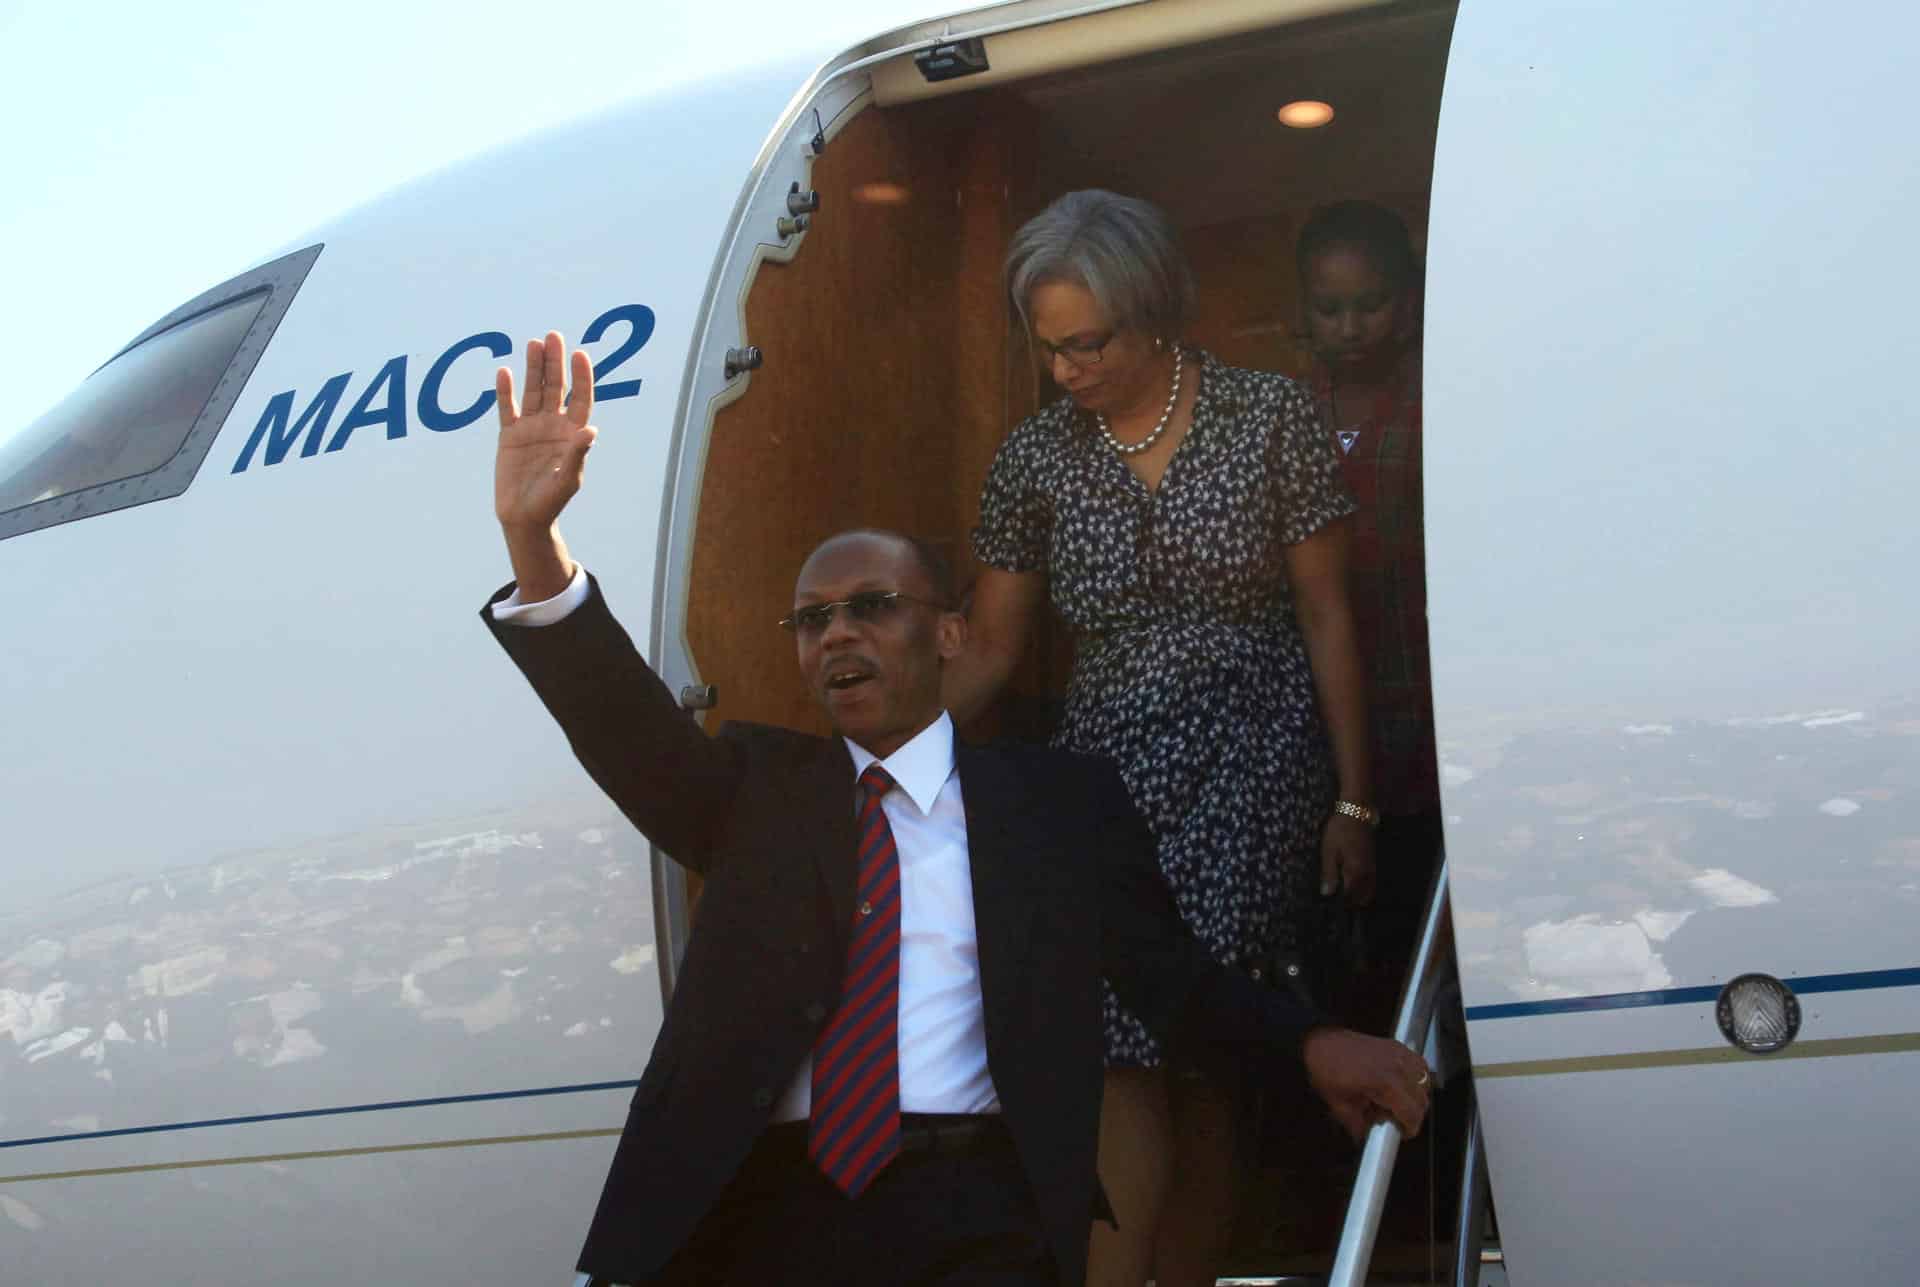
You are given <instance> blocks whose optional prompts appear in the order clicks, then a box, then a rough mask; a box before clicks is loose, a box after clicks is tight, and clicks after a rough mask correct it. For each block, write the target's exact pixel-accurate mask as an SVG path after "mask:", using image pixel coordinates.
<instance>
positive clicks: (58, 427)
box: [0, 244, 326, 541]
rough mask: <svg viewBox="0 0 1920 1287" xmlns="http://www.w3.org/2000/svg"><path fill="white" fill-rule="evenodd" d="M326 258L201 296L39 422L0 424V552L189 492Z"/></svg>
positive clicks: (275, 266) (298, 258)
mask: <svg viewBox="0 0 1920 1287" xmlns="http://www.w3.org/2000/svg"><path fill="white" fill-rule="evenodd" d="M324 249H326V247H325V246H323V245H318V244H316V245H312V246H308V247H306V248H305V249H303V250H296V251H293V252H291V253H290V254H286V255H282V256H281V257H280V258H278V259H275V260H272V261H270V262H268V263H264V264H261V265H259V266H258V267H255V268H250V269H248V270H247V271H246V272H244V273H241V274H240V275H239V276H238V277H234V278H232V279H230V280H228V281H224V282H222V283H220V284H219V285H218V286H215V287H214V288H213V289H211V290H208V291H204V292H202V293H201V294H199V295H197V296H195V297H194V298H192V299H190V300H188V301H187V302H186V303H184V304H182V305H181V306H180V307H179V308H176V309H174V310H173V311H172V312H171V313H168V314H167V315H166V316H165V317H163V318H161V319H160V320H159V321H157V322H155V323H154V324H153V325H152V326H149V327H148V328H147V329H146V330H145V331H142V332H141V333H140V335H139V336H137V337H136V338H135V339H134V341H133V343H131V344H129V345H127V346H126V347H125V348H124V349H122V350H120V352H119V353H118V354H117V355H115V356H114V357H113V358H112V360H110V361H109V362H107V364H106V365H105V366H102V367H101V368H100V369H99V370H97V371H95V372H94V373H93V374H92V375H90V376H88V377H87V378H86V380H84V381H83V382H82V383H81V385H80V387H79V388H77V389H75V390H74V391H73V392H72V393H70V394H68V395H67V396H66V398H65V399H63V400H62V401H61V402H60V403H59V405H57V406H55V407H54V408H53V410H51V411H49V412H47V413H46V414H45V415H43V416H41V417H40V418H39V419H38V420H35V421H34V422H33V423H31V424H29V425H27V426H26V427H25V428H23V429H21V430H19V431H18V432H10V430H11V429H12V426H10V425H8V424H6V423H5V422H4V421H0V541H4V540H7V539H8V538H10V537H14V536H19V535H21V534H23V533H26V532H33V531H37V530H39V529H40V528H43V527H56V526H58V525H59V524H61V523H71V522H73V521H74V520H75V519H82V518H90V517H92V516H93V515H95V514H106V513H109V512H111V511H113V510H117V509H127V508H129V507H130V506H134V505H145V504H147V503H149V502H151V501H159V500H167V499H169V498H170V497H174V496H178V495H180V494H181V493H182V492H184V491H186V490H187V487H188V486H189V485H190V484H191V483H192V482H193V478H194V475H195V474H196V473H198V472H199V470H200V466H201V465H202V464H203V463H204V462H205V461H206V458H207V452H208V451H210V450H211V449H212V447H213V440H214V439H215V438H216V437H218V436H219V434H220V430H221V426H223V425H224V424H225V423H226V420H227V415H228V413H230V412H231V411H232V410H233V405H234V403H235V402H236V401H238V400H239V397H240V393H241V390H243V389H245V388H246V385H247V380H248V378H249V377H250V376H252V374H253V369H254V367H255V366H256V365H257V364H258V363H259V361H260V358H261V355H262V354H264V353H265V352H266V351H267V346H268V345H269V344H270V343H272V341H273V335H274V332H275V330H277V329H278V328H279V325H280V322H281V319H282V318H284V317H285V316H286V314H287V310H288V309H289V308H291V307H292V306H293V299H294V296H295V295H297V294H299V292H300V288H301V286H302V285H304V284H305V283H306V280H307V273H308V272H309V271H311V270H312V268H313V265H314V263H315V261H317V260H318V259H319V258H320V253H321V251H323V250H324Z"/></svg>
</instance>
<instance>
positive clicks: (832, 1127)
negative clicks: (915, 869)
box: [807, 763, 900, 1198]
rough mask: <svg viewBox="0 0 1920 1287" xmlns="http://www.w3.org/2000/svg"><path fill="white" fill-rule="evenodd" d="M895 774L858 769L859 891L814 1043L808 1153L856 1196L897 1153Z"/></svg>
mask: <svg viewBox="0 0 1920 1287" xmlns="http://www.w3.org/2000/svg"><path fill="white" fill-rule="evenodd" d="M892 789H893V779H892V778H891V777H889V776H888V775H887V771H886V770H885V769H883V768H881V767H880V766H879V764H877V763H876V764H869V765H868V766H867V769H866V772H864V773H862V774H861V775H860V782H859V791H860V813H859V818H858V822H857V830H858V832H859V836H860V847H859V855H860V867H859V872H858V875H857V877H856V881H857V885H858V889H859V893H858V905H857V907H856V909H855V911H854V916H853V937H852V942H850V943H849V944H848V946H847V966H846V974H845V977H844V980H843V981H842V983H841V985H840V1004H839V1005H838V1006H837V1007H836V1008H835V1009H834V1012H833V1017H832V1018H831V1019H829V1020H827V1026H826V1027H824V1028H822V1029H821V1030H820V1035H819V1037H817V1038H816V1039H815V1040H814V1043H813V1108H812V1112H811V1113H810V1115H809V1123H808V1127H807V1154H808V1156H810V1157H811V1158H812V1159H813V1161H814V1165H816V1166H818V1167H819V1168H820V1170H821V1171H822V1173H824V1174H825V1175H826V1177H827V1178H828V1179H829V1180H832V1181H833V1182H834V1183H835V1184H836V1185H838V1186H839V1187H840V1190H841V1192H843V1193H845V1194H846V1195H847V1196H848V1197H850V1198H853V1197H859V1196H860V1193H861V1191H862V1190H864V1189H865V1188H866V1187H867V1185H868V1184H869V1183H871V1182H872V1180H873V1177H874V1176H876V1175H878V1174H880V1170H881V1168H882V1167H884V1166H886V1164H887V1163H888V1162H891V1161H892V1160H893V1159H894V1156H895V1155H896V1154H898V1153H899V1152H900V853H899V851H898V850H897V849H895V848H894V845H893V828H891V827H889V826H888V825H887V815H886V814H885V813H884V812H883V811H882V810H881V808H880V798H881V797H882V796H884V795H886V793H887V792H888V791H890V790H892Z"/></svg>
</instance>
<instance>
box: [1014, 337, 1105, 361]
mask: <svg viewBox="0 0 1920 1287" xmlns="http://www.w3.org/2000/svg"><path fill="white" fill-rule="evenodd" d="M1114 335H1115V332H1113V331H1108V332H1107V333H1106V334H1105V335H1102V336H1098V337H1096V338H1094V339H1087V340H1068V341H1066V342H1065V343H1064V344H1049V343H1047V342H1046V341H1045V340H1043V339H1039V338H1037V337H1036V338H1035V339H1034V341H1033V347H1035V348H1036V349H1038V350H1040V357H1041V358H1042V359H1043V360H1044V361H1045V362H1046V364H1047V365H1048V366H1052V365H1053V360H1054V359H1055V358H1057V357H1062V358H1065V359H1066V360H1067V364H1068V365H1069V366H1076V367H1078V366H1098V365H1099V364H1100V359H1101V358H1102V357H1104V356H1105V355H1106V352H1105V351H1106V347H1107V345H1109V344H1111V343H1113V337H1114Z"/></svg>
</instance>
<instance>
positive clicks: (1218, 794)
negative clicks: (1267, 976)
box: [973, 353, 1353, 1067]
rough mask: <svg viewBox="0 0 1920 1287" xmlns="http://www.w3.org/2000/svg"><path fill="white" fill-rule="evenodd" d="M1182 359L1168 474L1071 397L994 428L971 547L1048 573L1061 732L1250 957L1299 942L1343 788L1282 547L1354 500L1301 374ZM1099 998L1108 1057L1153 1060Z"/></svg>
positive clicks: (1113, 1004)
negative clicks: (1185, 390) (1062, 681)
mask: <svg viewBox="0 0 1920 1287" xmlns="http://www.w3.org/2000/svg"><path fill="white" fill-rule="evenodd" d="M1189 357H1190V359H1191V360H1194V361H1197V362H1198V363H1199V365H1200V373H1201V374H1200V389H1199V393H1198V396H1197V398H1196V400H1195V403H1194V408H1193V423H1192V426H1191V428H1190V429H1189V430H1188V432H1187V436H1186V438H1185V440H1184V441H1182V442H1181V444H1180V446H1179V447H1178V448H1177V449H1176V450H1175V451H1174V453H1173V456H1172V458H1171V460H1170V461H1169V462H1168V464H1167V469H1166V472H1165V473H1164V474H1163V475H1162V477H1161V480H1160V485H1159V486H1158V487H1157V488H1155V489H1153V490H1149V489H1148V488H1147V487H1146V485H1145V484H1144V483H1142V482H1141V481H1140V480H1139V478H1138V477H1137V476H1136V475H1135V474H1134V473H1133V471H1132V470H1130V469H1129V468H1127V465H1126V463H1125V462H1124V461H1123V460H1122V459H1121V458H1120V456H1119V455H1118V454H1117V453H1115V452H1114V450H1113V449H1112V448H1111V447H1110V446H1108V445H1107V443H1106V442H1105V440H1104V439H1102V438H1101V436H1100V434H1099V432H1098V431H1097V429H1096V428H1095V426H1094V422H1093V417H1092V416H1091V415H1090V414H1087V413H1083V412H1081V411H1079V410H1078V409H1077V408H1076V407H1075V405H1074V403H1073V400H1072V399H1071V398H1065V397H1063V398H1061V399H1060V400H1059V401H1058V402H1055V403H1053V404H1052V405H1050V406H1048V407H1046V408H1045V409H1043V410H1041V411H1040V412H1038V413H1037V414H1035V415H1033V416H1031V417H1029V418H1028V419H1026V420H1024V421H1022V422H1021V423H1020V424H1019V425H1017V426H1016V427H1015V428H1014V430H1013V432H1012V433H1010V434H1009V435H1008V436H1007V440H1006V441H1005V442H1004V443H1003V444H1001V447H1000V451H999V454H998V455H997V456H996V457H995V458H994V462H993V466H992V468H991V469H990V470H989V471H988V475H987V482H986V486H985V488H984V490H983V492H982V495H981V501H980V525H979V526H978V527H977V528H976V529H975V530H974V533H973V551H974V555H975V556H976V557H977V558H979V559H980V561H981V562H983V563H985V564H987V565H989V566H991V567H997V568H1003V569H1005V570H1007V571H1010V572H1042V573H1044V574H1045V575H1046V577H1047V582H1048V589H1049V594H1050V596H1051V599H1052V602H1053V605H1054V607H1055V608H1056V609H1058V611H1059V612H1060V614H1061V616H1062V617H1064V618H1065V619H1066V621H1067V623H1068V624H1069V625H1070V626H1071V627H1072V628H1073V631H1074V638H1075V655H1074V666H1073V674H1072V678H1071V679H1070V680H1069V682H1068V686H1067V694H1066V709H1065V714H1064V716H1063V719H1062V722H1061V725H1060V728H1059V731H1058V733H1057V734H1056V735H1055V738H1054V742H1055V745H1057V746H1061V747H1065V748H1068V749H1071V750H1076V751H1083V752H1090V753H1094V754H1098V755H1104V756H1106V757H1108V758H1109V759H1112V760H1114V761H1115V762H1116V763H1117V764H1118V765H1119V766H1120V772H1121V776H1122V777H1123V778H1124V779H1125V780H1126V784H1127V788H1128V790H1129V791H1130V792H1131V793H1132V795H1133V800H1134V803H1135V804H1136V805H1137V806H1138V807H1139V809H1140V811H1141V813H1142V814H1144V815H1145V817H1146V819H1147V822H1148V825H1149V826H1150V827H1151V828H1152V830H1153V834H1154V837H1155V839H1156V841H1157V842H1158V846H1159V857H1160V866H1161V870H1162V871H1163V872H1165V874H1166V878H1167V882H1168V884H1169V885H1170V886H1171V887H1172V889H1173V892H1174V897H1175V899H1176V900H1177V902H1178V904H1179V907H1180V911H1181V913H1182V915H1184V916H1185V918H1186V922H1187V924H1188V926H1189V927H1190V928H1191V929H1192V930H1193V932H1194V933H1195V935H1196V936H1198V937H1199V939H1200V940H1201V941H1202V942H1204V943H1205V944H1206V945H1207V947H1208V948H1209V949H1211V950H1212V952H1213V954H1214V956H1215V957H1216V958H1217V959H1219V960H1220V961H1222V962H1223V963H1227V964H1234V965H1238V964H1242V963H1245V962H1246V961H1247V960H1249V958H1251V957H1254V956H1256V955H1258V954H1260V953H1261V952H1263V951H1264V950H1266V949H1268V948H1270V947H1273V946H1276V945H1282V946H1285V945H1290V944H1291V942H1292V941H1293V936H1294V934H1295V933H1296V931H1297V928H1298V926H1299V923H1300V920H1301V918H1302V915H1303V913H1304V911H1305V909H1306V907H1307V900H1308V899H1310V898H1311V897H1313V883H1314V881H1315V880H1316V878H1317V876H1318V871H1319V867H1318V857H1317V855H1318V852H1319V840H1320V832H1321V828H1322V825H1323V824H1324V822H1325V821H1326V817H1327V811H1328V809H1329V808H1330V806H1331V804H1332V801H1333V787H1334V776H1333V772H1332V769H1331V765H1330V761H1329V756H1328V751H1327V744H1326V738H1325V734H1324V731H1323V730H1322V727H1321V723H1320V716H1319V707H1318V702H1317V699H1316V696H1315V692H1314V686H1313V676H1312V673H1311V671H1310V670H1309V668H1308V664H1307V653H1306V645H1305V643H1304V642H1303V641H1302V639H1301V636H1300V630H1299V627H1298V626H1297V625H1296V623H1295V621H1294V614H1293V601H1292V596H1291V594H1290V593H1289V590H1288V586H1287V579H1286V565H1285V562H1284V558H1283V553H1282V552H1283V550H1284V547H1286V546H1288V545H1292V544H1296V543H1298V542H1300V541H1303V540H1305V539H1306V538H1307V537H1308V536H1310V535H1312V534H1313V533H1314V532H1315V531H1317V530H1319V529H1320V528H1321V527H1323V526H1324V525H1326V524H1327V523H1330V522H1332V521H1333V520H1334V519H1337V518H1339V517H1341V516H1342V515H1345V514H1348V513H1351V512H1352V510H1353V502H1352V500H1351V499H1350V498H1349V497H1348V496H1347V494H1346V492H1345V491H1344V490H1343V488H1342V485H1341V482H1340V474H1339V463H1338V461H1337V460H1336V459H1335V457H1334V455H1333V450H1332V446H1331V443H1330V442H1329V440H1328V438H1327V435H1326V433H1325V431H1324V429H1323V428H1322V427H1321V424H1320V420H1319V416H1318V414H1317V410H1316V408H1315V406H1314V403H1313V399H1312V398H1311V396H1309V394H1308V393H1307V392H1306V391H1305V390H1303V389H1302V388H1300V387H1299V386H1298V385H1296V384H1294V383H1293V382H1292V381H1291V380H1288V379H1286V378H1285V377H1282V376H1278V375H1271V374H1267V373H1264V372H1258V371H1246V370H1240V369H1237V368H1233V367H1228V366H1224V365H1222V364H1221V363H1220V362H1219V361H1218V360H1217V359H1215V358H1213V357H1212V356H1211V355H1208V354H1204V353H1192V354H1190V355H1189ZM1105 1005H1106V1016H1105V1017H1106V1029H1107V1062H1108V1064H1109V1066H1137V1067H1153V1066H1155V1065H1157V1064H1159V1063H1160V1062H1161V1060H1162V1057H1163V1052H1162V1051H1161V1049H1160V1047H1159V1044H1158V1043H1157V1042H1156V1041H1155V1040H1154V1039H1153V1038H1152V1037H1150V1036H1149V1035H1148V1033H1147V1031H1146V1028H1145V1027H1144V1026H1143V1025H1142V1024H1141V1023H1140V1021H1139V1020H1138V1019H1136V1018H1135V1017H1134V1016H1133V1015H1131V1014H1130V1013H1128V1012H1127V1011H1126V1010H1125V1009H1124V1008H1122V1007H1121V1006H1120V1004H1119V1003H1118V1001H1117V1000H1116V999H1115V997H1114V995H1113V992H1112V990H1111V989H1107V991H1106V1000H1105Z"/></svg>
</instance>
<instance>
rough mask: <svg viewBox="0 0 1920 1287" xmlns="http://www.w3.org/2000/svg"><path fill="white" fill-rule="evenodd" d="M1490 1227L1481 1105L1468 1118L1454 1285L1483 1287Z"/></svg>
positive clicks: (1456, 1222) (1455, 1235)
mask: <svg viewBox="0 0 1920 1287" xmlns="http://www.w3.org/2000/svg"><path fill="white" fill-rule="evenodd" d="M1486 1226H1487V1148H1486V1140H1485V1137H1484V1136H1482V1135H1481V1133H1480V1105H1479V1103H1478V1101H1477V1099H1476V1100H1475V1102H1473V1103H1472V1105H1471V1108H1470V1112H1469V1115H1468V1117H1467V1147H1466V1152H1465V1156H1464V1157H1462V1158H1461V1161H1460V1209H1459V1210H1458V1211H1457V1212H1456V1213H1455V1218H1454V1223H1453V1287H1480V1265H1481V1259H1480V1244H1481V1241H1482V1240H1483V1238H1484V1236H1485V1231H1486Z"/></svg>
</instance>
